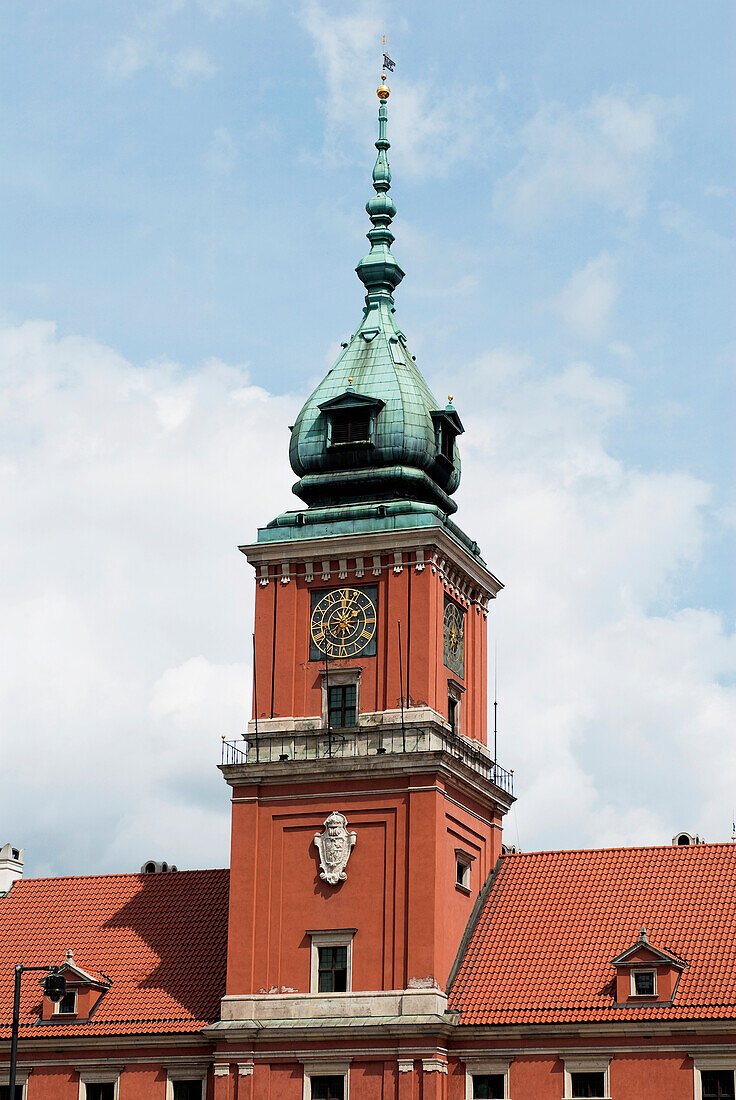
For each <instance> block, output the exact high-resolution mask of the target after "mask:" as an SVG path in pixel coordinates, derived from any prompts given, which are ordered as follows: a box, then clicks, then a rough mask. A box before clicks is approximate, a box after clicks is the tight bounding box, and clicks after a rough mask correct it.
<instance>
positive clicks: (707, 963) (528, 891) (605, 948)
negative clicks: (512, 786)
mask: <svg viewBox="0 0 736 1100" xmlns="http://www.w3.org/2000/svg"><path fill="white" fill-rule="evenodd" d="M643 925H644V926H646V929H647V933H648V935H649V938H650V940H651V942H652V943H655V944H656V945H657V946H658V947H660V948H662V949H665V950H668V951H671V952H674V953H675V954H677V955H678V956H680V957H681V958H684V959H685V960H686V961H687V963H688V968H687V969H686V970H685V971H683V974H682V977H681V979H680V982H679V984H678V986H677V990H676V992H675V997H674V1003H673V1004H672V1005H667V1004H660V1005H654V1004H651V1003H650V1004H648V1005H644V1004H642V1005H638V1004H636V1005H626V1007H624V1008H615V1007H614V1001H615V987H614V979H615V971H614V969H613V967H612V966H611V960H612V959H614V958H615V957H616V956H617V955H618V954H620V953H621V952H622V951H623V950H625V949H626V948H627V947H629V946H630V945H631V944H632V943H633V942H634V940H636V938H637V935H638V932H639V929H640V928H641V927H642V926H643ZM450 1007H451V1008H453V1009H457V1010H459V1011H460V1012H461V1024H520V1023H564V1022H579V1021H594V1020H605V1021H612V1020H685V1019H724V1018H726V1019H728V1018H733V1017H734V1016H736V844H702V845H697V846H693V847H669V846H668V847H666V848H612V849H598V850H592V851H573V852H530V853H528V854H514V855H504V856H502V857H501V860H500V866H499V869H498V873H497V875H496V878H495V880H494V881H493V883H492V885H491V887H490V890H489V892H488V896H487V897H486V899H485V902H484V904H483V907H482V911H481V915H480V918H479V920H478V922H477V925H476V927H475V929H474V931H473V933H472V935H471V937H470V942H469V945H468V948H467V951H466V952H465V955H464V958H463V960H462V963H461V965H460V968H459V970H458V973H457V976H456V978H455V980H454V982H453V985H452V990H451V993H450Z"/></svg>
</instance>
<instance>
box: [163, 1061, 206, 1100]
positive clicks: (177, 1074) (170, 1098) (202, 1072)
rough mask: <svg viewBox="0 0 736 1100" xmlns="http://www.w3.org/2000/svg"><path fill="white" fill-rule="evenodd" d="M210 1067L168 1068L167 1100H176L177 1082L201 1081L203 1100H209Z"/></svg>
mask: <svg viewBox="0 0 736 1100" xmlns="http://www.w3.org/2000/svg"><path fill="white" fill-rule="evenodd" d="M208 1072H209V1067H208V1066H166V1100H174V1085H175V1083H176V1082H177V1081H201V1082H202V1100H207V1074H208Z"/></svg>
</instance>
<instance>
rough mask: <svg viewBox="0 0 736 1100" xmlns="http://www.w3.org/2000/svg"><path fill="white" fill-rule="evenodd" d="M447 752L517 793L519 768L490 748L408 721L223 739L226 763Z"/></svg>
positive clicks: (450, 733) (504, 789)
mask: <svg viewBox="0 0 736 1100" xmlns="http://www.w3.org/2000/svg"><path fill="white" fill-rule="evenodd" d="M418 752H446V753H448V754H449V755H450V756H453V757H454V758H455V759H456V760H461V761H462V762H463V763H464V764H466V765H467V766H468V767H469V768H471V769H472V770H473V771H475V772H477V773H478V774H480V775H482V776H483V777H484V778H485V779H488V780H490V781H491V782H492V783H495V784H496V786H497V787H500V788H501V790H503V791H505V792H506V793H507V794H510V795H512V796H513V793H514V773H513V771H507V770H506V769H505V768H502V767H501V765H500V764H498V763H496V762H495V761H494V760H492V759H491V757H490V756H489V755H488V752H487V750H486V749H485V748H484V747H483V746H481V745H480V744H478V745H477V747H476V744H475V743H474V742H472V741H470V740H469V739H468V738H467V737H462V736H461V735H459V734H457V733H454V732H451V731H449V730H443V729H441V728H439V727H433V728H432V729H425V728H419V727H417V726H412V725H407V726H406V727H405V728H404V729H400V728H398V727H388V728H387V727H385V726H383V727H381V726H377V727H370V726H359V727H356V728H355V729H349V730H346V729H330V730H328V729H313V730H307V731H300V732H285V733H279V734H273V733H267V734H263V733H262V734H260V736H258V737H256V736H255V735H254V736H252V737H251V739H250V740H249V741H248V740H246V739H245V738H241V739H240V740H239V741H227V740H226V739H225V738H224V737H223V739H222V755H221V761H220V762H221V764H222V765H224V766H228V765H233V764H241V765H242V764H267V763H279V762H281V763H284V762H286V761H289V760H293V761H295V762H300V761H305V760H329V759H331V758H333V757H334V758H336V759H349V758H352V759H356V758H364V757H371V756H383V755H385V754H391V755H396V754H398V753H418Z"/></svg>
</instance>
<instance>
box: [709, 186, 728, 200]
mask: <svg viewBox="0 0 736 1100" xmlns="http://www.w3.org/2000/svg"><path fill="white" fill-rule="evenodd" d="M705 194H706V195H708V197H709V198H714V199H727V198H728V196H729V195H732V194H733V188H732V187H724V186H723V184H721V183H709V184H708V185H707V186H706V187H705Z"/></svg>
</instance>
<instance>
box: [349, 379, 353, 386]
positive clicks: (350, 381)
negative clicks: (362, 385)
mask: <svg viewBox="0 0 736 1100" xmlns="http://www.w3.org/2000/svg"><path fill="white" fill-rule="evenodd" d="M352 384H353V380H352V378H348V385H349V386H352Z"/></svg>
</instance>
